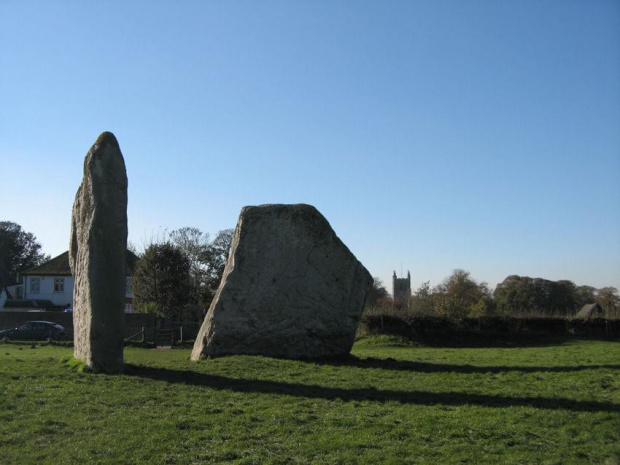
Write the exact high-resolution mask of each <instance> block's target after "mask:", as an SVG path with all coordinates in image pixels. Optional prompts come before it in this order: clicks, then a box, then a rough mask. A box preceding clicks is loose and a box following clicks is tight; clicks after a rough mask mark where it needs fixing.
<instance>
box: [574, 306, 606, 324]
mask: <svg viewBox="0 0 620 465" xmlns="http://www.w3.org/2000/svg"><path fill="white" fill-rule="evenodd" d="M575 318H579V319H583V320H587V319H589V318H605V310H603V307H601V306H600V305H599V304H598V303H593V304H586V305H584V306H583V307H581V310H579V312H578V313H577V315H575Z"/></svg>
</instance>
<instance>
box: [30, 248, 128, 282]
mask: <svg viewBox="0 0 620 465" xmlns="http://www.w3.org/2000/svg"><path fill="white" fill-rule="evenodd" d="M137 262H138V257H137V255H136V254H135V253H133V252H132V251H131V250H127V275H128V276H131V275H133V273H134V271H135V269H136V263H137ZM21 274H23V275H29V276H71V267H70V266H69V251H67V252H65V253H62V254H60V255H58V256H57V257H54V258H52V259H51V260H48V261H47V262H45V263H43V264H41V265H39V266H35V267H34V268H30V269H29V270H26V271H23V272H22V273H21Z"/></svg>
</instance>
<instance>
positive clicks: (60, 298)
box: [7, 250, 138, 313]
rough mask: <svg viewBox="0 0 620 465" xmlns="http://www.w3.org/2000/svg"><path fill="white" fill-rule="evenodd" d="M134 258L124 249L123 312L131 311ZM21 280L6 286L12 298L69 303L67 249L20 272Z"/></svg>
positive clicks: (66, 305)
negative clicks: (13, 284) (125, 261)
mask: <svg viewBox="0 0 620 465" xmlns="http://www.w3.org/2000/svg"><path fill="white" fill-rule="evenodd" d="M137 260H138V257H137V256H136V255H135V254H134V253H133V252H131V251H129V250H128V251H127V278H126V286H125V298H126V300H125V312H127V313H131V312H133V307H132V300H133V294H132V293H131V275H132V274H133V271H134V269H135V265H136V262H137ZM20 276H21V283H20V284H17V285H15V286H10V287H8V288H7V289H8V290H9V292H11V294H12V296H13V298H14V299H16V300H49V301H51V302H52V303H53V304H54V306H56V307H64V308H71V307H72V306H73V282H74V280H73V276H72V275H71V267H70V266H69V252H65V253H63V254H60V255H58V256H57V257H54V258H52V259H51V260H49V261H47V262H45V263H43V264H42V265H39V266H35V267H34V268H31V269H29V270H26V271H24V272H22V273H20Z"/></svg>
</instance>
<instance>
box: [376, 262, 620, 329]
mask: <svg viewBox="0 0 620 465" xmlns="http://www.w3.org/2000/svg"><path fill="white" fill-rule="evenodd" d="M595 302H596V303H598V304H599V305H600V306H601V307H602V308H603V310H604V311H605V315H606V316H607V317H611V318H618V317H620V297H619V295H618V289H616V288H615V287H603V288H600V289H596V288H594V287H592V286H577V285H575V284H574V283H573V282H572V281H568V280H560V281H550V280H547V279H542V278H530V277H527V276H516V275H511V276H508V277H507V278H506V279H504V281H502V282H501V283H499V284H498V285H497V286H496V287H495V290H494V291H491V290H490V288H489V286H488V284H487V283H485V282H477V281H476V280H475V279H474V278H472V276H471V273H469V272H468V271H465V270H461V269H456V270H454V271H453V272H452V274H451V275H450V276H449V277H447V278H446V279H445V280H444V281H443V282H442V283H440V284H439V285H437V286H435V287H433V288H431V287H430V283H429V282H428V281H427V282H424V283H422V285H420V287H419V288H418V289H417V290H415V291H414V292H413V293H412V296H411V298H410V299H409V301H408V302H394V301H392V299H391V297H390V296H389V294H388V291H387V289H386V288H385V286H384V285H383V283H382V282H381V280H380V279H379V278H375V285H374V286H373V289H372V291H371V293H370V294H369V296H368V299H367V308H369V309H370V310H372V309H383V310H386V309H390V310H399V311H409V312H413V313H420V314H431V315H442V316H447V317H451V318H456V319H460V318H466V317H479V316H496V315H511V316H535V315H546V316H573V315H575V314H576V313H577V312H578V311H579V310H580V309H581V308H582V307H583V306H584V305H586V304H591V303H595Z"/></svg>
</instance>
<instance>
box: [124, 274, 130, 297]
mask: <svg viewBox="0 0 620 465" xmlns="http://www.w3.org/2000/svg"><path fill="white" fill-rule="evenodd" d="M125 295H131V277H129V276H128V277H126V278H125Z"/></svg>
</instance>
